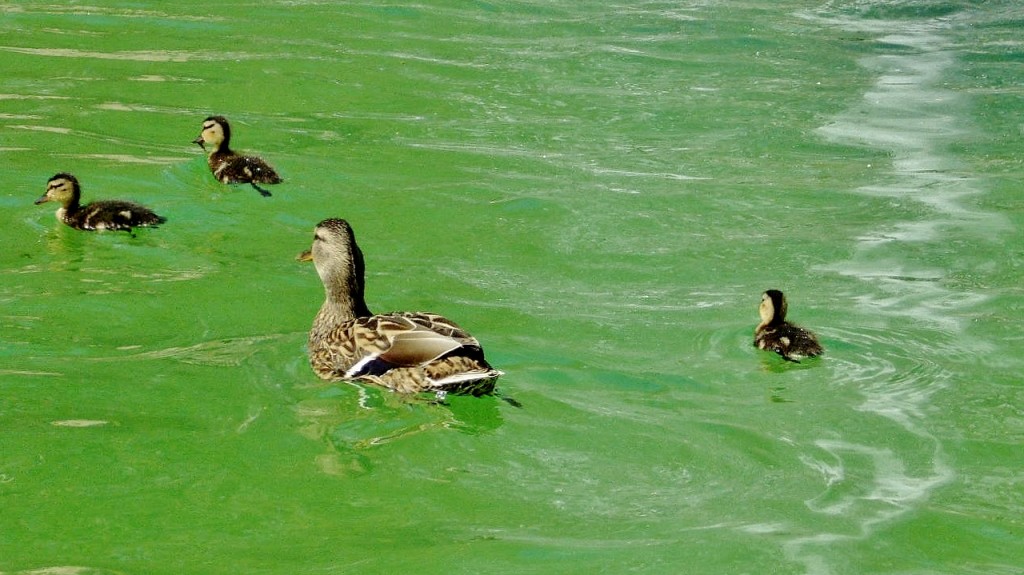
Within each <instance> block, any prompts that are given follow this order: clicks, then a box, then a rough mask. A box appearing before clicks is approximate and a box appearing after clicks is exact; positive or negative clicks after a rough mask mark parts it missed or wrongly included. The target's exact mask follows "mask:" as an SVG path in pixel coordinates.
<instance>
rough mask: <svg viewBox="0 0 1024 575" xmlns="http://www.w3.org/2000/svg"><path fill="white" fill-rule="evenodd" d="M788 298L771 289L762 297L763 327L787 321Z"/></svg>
mask: <svg viewBox="0 0 1024 575" xmlns="http://www.w3.org/2000/svg"><path fill="white" fill-rule="evenodd" d="M786 307H787V304H786V296H785V295H784V294H783V293H782V292H781V291H779V290H777V289H770V290H768V291H766V292H764V293H763V294H762V295H761V307H760V308H758V311H759V312H760V313H761V325H768V324H770V323H779V322H783V321H786Z"/></svg>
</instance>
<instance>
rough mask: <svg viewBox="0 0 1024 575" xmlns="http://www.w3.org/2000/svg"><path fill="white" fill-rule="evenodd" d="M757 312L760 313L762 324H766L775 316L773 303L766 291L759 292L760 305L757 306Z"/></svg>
mask: <svg viewBox="0 0 1024 575" xmlns="http://www.w3.org/2000/svg"><path fill="white" fill-rule="evenodd" d="M758 312H759V313H760V314H761V323H762V324H767V323H768V322H770V321H772V318H773V317H775V304H774V303H772V298H771V296H769V295H768V294H767V293H765V294H761V306H760V307H759V308H758Z"/></svg>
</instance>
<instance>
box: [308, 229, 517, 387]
mask: <svg viewBox="0 0 1024 575" xmlns="http://www.w3.org/2000/svg"><path fill="white" fill-rule="evenodd" d="M297 259H298V260H300V261H307V262H308V261H312V262H313V264H314V265H315V266H316V271H317V273H318V274H319V275H320V280H321V281H322V282H323V284H324V290H325V291H326V294H327V297H326V300H325V301H324V303H323V306H322V307H321V308H320V312H319V313H317V315H316V318H315V319H314V320H313V327H312V329H311V330H310V332H309V343H308V345H309V362H310V365H311V366H312V368H313V371H314V372H316V374H317V376H319V377H320V378H321V379H327V380H348V381H364V382H369V383H372V384H375V385H379V386H382V387H385V388H387V389H390V390H392V391H397V392H401V393H416V392H434V393H436V394H437V397H438V398H439V399H443V398H444V396H445V394H447V393H449V392H450V393H454V394H462V395H474V396H481V395H487V394H490V393H492V392H493V391H494V384H495V380H496V379H497V378H498V376H500V375H502V372H500V371H498V370H496V369H494V368H493V367H491V366H490V364H488V363H487V360H486V359H484V350H483V348H482V347H481V346H480V342H479V341H477V339H476V338H475V337H473V336H471V335H470V334H468V333H466V331H465V330H463V329H462V328H461V327H459V326H458V325H456V324H455V322H453V321H452V320H450V319H447V318H445V317H442V316H440V315H437V314H434V313H427V312H391V313H383V314H374V313H372V312H371V311H370V310H369V308H367V307H366V300H365V299H364V297H363V291H364V290H363V288H364V277H363V276H364V269H365V268H364V264H363V253H362V251H361V250H360V249H359V246H358V245H357V244H356V238H355V234H354V233H353V231H352V227H351V226H350V225H349V223H348V222H346V221H345V220H342V219H337V218H330V219H326V220H324V221H322V222H320V223H319V224H317V226H316V229H315V233H314V236H313V247H312V248H311V249H309V250H306V251H305V252H303V253H301V254H299V256H298V257H297Z"/></svg>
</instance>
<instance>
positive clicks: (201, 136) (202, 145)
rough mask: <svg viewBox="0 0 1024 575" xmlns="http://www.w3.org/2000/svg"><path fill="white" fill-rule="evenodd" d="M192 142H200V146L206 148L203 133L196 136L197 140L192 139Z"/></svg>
mask: <svg viewBox="0 0 1024 575" xmlns="http://www.w3.org/2000/svg"><path fill="white" fill-rule="evenodd" d="M192 143H193V144H198V145H199V147H200V148H202V149H204V150H205V149H206V145H205V144H204V142H203V135H202V134H199V137H198V138H196V139H195V140H192Z"/></svg>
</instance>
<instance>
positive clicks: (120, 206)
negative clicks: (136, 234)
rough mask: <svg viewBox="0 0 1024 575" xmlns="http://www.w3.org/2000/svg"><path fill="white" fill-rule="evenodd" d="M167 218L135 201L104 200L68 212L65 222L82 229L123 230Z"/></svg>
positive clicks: (153, 224)
mask: <svg viewBox="0 0 1024 575" xmlns="http://www.w3.org/2000/svg"><path fill="white" fill-rule="evenodd" d="M166 221H167V219H166V218H164V217H162V216H158V215H157V214H156V213H154V212H153V210H150V209H149V208H147V207H145V206H141V205H139V204H136V203H135V202H127V201H120V200H106V201H99V202H93V203H91V204H89V205H87V206H83V207H82V208H81V209H79V210H77V211H76V212H74V213H73V214H68V215H67V216H66V219H65V223H66V224H68V225H69V226H71V227H74V228H78V229H82V230H123V231H131V229H132V228H138V227H144V226H157V225H159V224H162V223H164V222H166Z"/></svg>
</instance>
